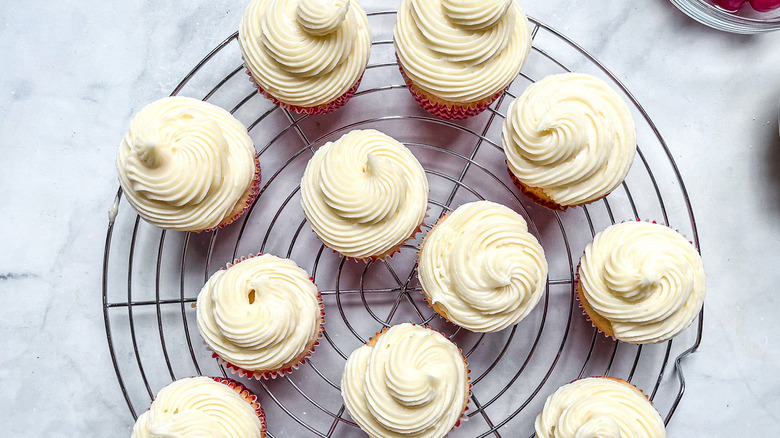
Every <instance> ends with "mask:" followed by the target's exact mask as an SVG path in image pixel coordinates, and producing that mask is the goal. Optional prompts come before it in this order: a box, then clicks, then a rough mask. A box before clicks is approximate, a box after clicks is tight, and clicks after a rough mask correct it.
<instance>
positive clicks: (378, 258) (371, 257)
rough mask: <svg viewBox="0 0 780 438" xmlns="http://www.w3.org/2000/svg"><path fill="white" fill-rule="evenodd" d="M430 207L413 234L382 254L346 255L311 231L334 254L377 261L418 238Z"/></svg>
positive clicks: (362, 260)
mask: <svg viewBox="0 0 780 438" xmlns="http://www.w3.org/2000/svg"><path fill="white" fill-rule="evenodd" d="M429 209H430V207H426V213H425V216H423V220H422V222H420V225H417V228H415V230H414V231H412V234H411V235H410V236H409V237H407V238H406V239H404V240H402V241H401V242H399V243H398V245H396V246H394V247H392V248H390V249H388V250H387V251H385V252H384V253H383V254H380V255H372V256H368V257H353V256H348V255H346V254H343V253H341V252H340V251H338V250H336V249H334V248H331V247H330V246H328V244H327V243H325V242H324V241H323V240H322V239H321V238H320V236H319V235H318V234H317V233H316V232H315V231H314V230H313V229H312V230H311V231H312V232H313V233H314V235H315V236H317V238H318V239H320V241H321V242H322V244H323V245H325V247H326V248H328V249H330V250H331V251H333V253H334V254H338V255H340V256H342V257H344V258H345V259H347V261H350V260H352V261H355V262H356V263H357V262H363V263H368V262H376V261H378V260H384V259H386V258H387V257H390V258H391V259H392V258H393V256H394V255H396V254H398V253H399V252H401V248H402V247H403V246H404V244H406V242H408V241H410V240H412V239H414V238H416V236H417V235H418V234H420V233H422V226H423V224H424V223H425V219H427V218H428V213H427V211H428V210H429Z"/></svg>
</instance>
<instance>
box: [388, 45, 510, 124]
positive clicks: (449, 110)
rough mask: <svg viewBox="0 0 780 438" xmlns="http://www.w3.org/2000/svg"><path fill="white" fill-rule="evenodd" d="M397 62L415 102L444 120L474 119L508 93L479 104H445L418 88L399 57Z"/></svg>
mask: <svg viewBox="0 0 780 438" xmlns="http://www.w3.org/2000/svg"><path fill="white" fill-rule="evenodd" d="M396 62H397V63H398V69H399V70H400V71H401V76H403V78H404V82H405V83H406V86H407V88H408V89H409V92H410V93H412V97H414V100H415V101H416V102H417V103H418V104H419V105H420V106H421V107H423V109H424V110H425V111H428V112H429V113H430V114H433V115H434V116H437V117H441V118H442V119H450V120H463V119H468V118H469V117H474V116H476V115H477V114H479V113H481V112H482V111H485V109H487V107H488V106H490V104H491V103H493V102H494V101H495V100H496V99H498V97H499V96H501V94H503V93H504V91H506V88H504V89H503V90H501V91H499V92H498V93H496V94H495V95H493V96H491V97H488V98H486V99H482V100H480V101H477V102H465V103H458V102H447V103H444V102H442V101H441V100H439V99H436V98H435V97H434V96H431V95H429V94H427V93H425V92H424V91H423V90H421V89H420V88H419V87H417V86H416V85H415V84H414V82H412V80H411V79H410V78H409V77H408V76H407V75H406V72H405V71H404V69H403V67H401V63H400V62H399V61H398V58H397V57H396ZM507 88H508V87H507Z"/></svg>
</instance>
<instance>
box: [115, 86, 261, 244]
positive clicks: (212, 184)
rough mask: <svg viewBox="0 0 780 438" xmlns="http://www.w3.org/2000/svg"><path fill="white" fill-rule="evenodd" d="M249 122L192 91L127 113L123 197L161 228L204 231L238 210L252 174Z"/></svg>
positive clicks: (120, 165) (120, 162)
mask: <svg viewBox="0 0 780 438" xmlns="http://www.w3.org/2000/svg"><path fill="white" fill-rule="evenodd" d="M254 157H255V147H254V145H253V144H252V139H250V138H249V135H248V134H247V131H246V127H244V125H242V124H241V122H239V121H238V120H236V118H235V117H233V116H232V115H231V114H230V113H229V112H227V111H225V110H224V109H222V108H220V107H218V106H215V105H212V104H210V103H207V102H203V101H201V100H197V99H192V98H189V97H166V98H163V99H160V100H157V101H155V102H152V103H150V104H148V105H146V106H145V107H144V108H143V109H141V111H139V112H138V114H136V115H135V116H134V117H133V119H132V120H131V121H130V129H128V131H127V133H125V136H124V138H122V142H121V143H120V144H119V152H118V153H117V160H116V167H117V173H118V175H119V183H120V184H121V186H122V190H123V192H124V194H125V198H126V199H127V201H128V202H129V203H130V205H132V206H133V208H134V209H135V210H136V211H137V212H138V214H139V215H140V216H141V217H142V218H144V219H145V220H146V221H147V222H149V223H151V224H153V225H156V226H158V227H160V228H165V229H168V230H181V231H202V230H206V229H210V228H214V227H216V226H218V225H219V224H220V223H222V222H223V221H224V220H226V219H228V218H229V217H230V216H231V215H233V214H237V213H239V212H240V211H241V209H242V208H243V207H244V206H245V204H246V198H247V195H248V192H249V190H250V189H251V187H252V182H253V180H254V176H255V158H254Z"/></svg>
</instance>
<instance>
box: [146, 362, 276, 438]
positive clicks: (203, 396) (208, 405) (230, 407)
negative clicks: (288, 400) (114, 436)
mask: <svg viewBox="0 0 780 438" xmlns="http://www.w3.org/2000/svg"><path fill="white" fill-rule="evenodd" d="M263 430H264V425H263V422H262V421H261V420H260V417H258V415H257V412H256V411H255V407H254V406H253V405H252V404H251V403H250V402H249V401H247V400H245V399H243V398H242V397H241V396H240V395H239V394H238V393H237V392H236V391H234V390H233V389H232V388H231V387H230V386H228V385H226V384H224V383H220V382H216V381H214V380H213V379H211V378H210V377H190V378H186V379H181V380H177V381H175V382H173V383H171V384H170V385H168V386H166V387H165V388H163V389H161V390H160V392H158V393H157V397H155V399H154V401H153V402H152V406H151V407H150V408H149V410H148V411H146V412H144V413H143V414H141V415H140V416H139V417H138V420H137V421H136V422H135V425H134V426H133V434H132V437H133V438H147V437H148V438H152V437H180V436H186V437H203V438H207V437H208V438H218V437H226V436H236V437H238V436H240V437H247V438H251V437H257V438H260V437H264V436H265V434H264V433H263Z"/></svg>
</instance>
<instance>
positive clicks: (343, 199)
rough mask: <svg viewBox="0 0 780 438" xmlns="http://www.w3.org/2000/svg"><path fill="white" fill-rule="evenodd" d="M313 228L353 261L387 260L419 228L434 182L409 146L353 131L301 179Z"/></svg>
mask: <svg viewBox="0 0 780 438" xmlns="http://www.w3.org/2000/svg"><path fill="white" fill-rule="evenodd" d="M301 203H302V205H303V210H304V213H305V214H306V218H307V219H308V221H309V223H310V224H311V227H312V229H313V230H314V232H315V233H317V235H318V236H319V237H320V239H322V241H323V242H324V243H325V244H326V245H327V246H329V247H330V248H332V249H334V250H336V251H338V252H340V253H341V254H344V255H346V256H349V257H355V258H360V259H365V258H368V257H383V256H385V255H387V253H388V252H391V251H393V250H394V249H395V248H396V247H397V246H398V245H400V244H401V243H403V242H404V241H405V240H407V239H409V238H410V237H411V236H412V234H413V233H414V232H415V230H417V229H418V227H419V226H420V224H421V223H422V221H423V219H424V218H425V212H426V210H427V206H428V180H427V178H426V176H425V171H424V170H423V168H422V166H421V165H420V162H419V161H417V158H415V157H414V155H412V153H411V152H410V151H409V149H407V148H406V147H405V146H404V145H402V144H401V143H399V142H398V141H396V140H395V139H393V138H392V137H389V136H387V135H385V134H383V133H381V132H379V131H375V130H373V129H369V130H356V131H351V132H349V133H347V134H345V135H344V136H342V137H341V138H339V139H338V140H336V141H335V142H328V143H326V144H325V145H323V146H322V147H320V148H319V149H318V150H317V152H316V153H315V154H314V156H313V157H312V158H311V160H309V163H308V164H307V166H306V171H305V172H304V174H303V179H302V180H301Z"/></svg>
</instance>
